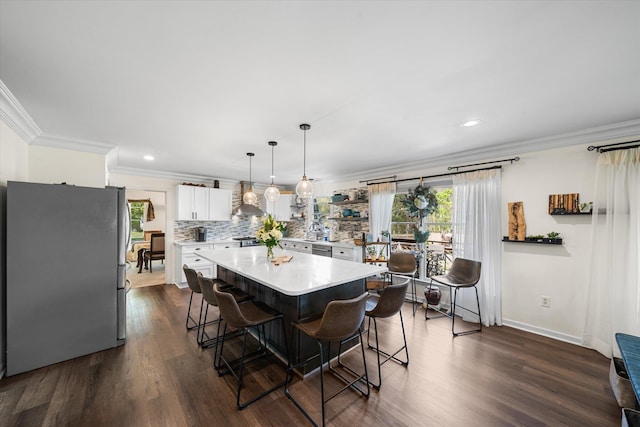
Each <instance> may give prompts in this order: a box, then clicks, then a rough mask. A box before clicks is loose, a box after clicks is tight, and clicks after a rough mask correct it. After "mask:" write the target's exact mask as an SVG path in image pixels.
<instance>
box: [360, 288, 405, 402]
mask: <svg viewBox="0 0 640 427" xmlns="http://www.w3.org/2000/svg"><path fill="white" fill-rule="evenodd" d="M408 286H409V279H406V280H405V281H404V283H399V284H396V285H390V286H387V287H386V288H384V290H383V291H382V294H381V295H380V296H379V297H378V296H370V297H369V298H368V299H367V310H366V311H365V315H366V316H367V317H369V326H368V329H367V346H368V347H369V349H372V350H374V351H375V352H376V355H377V356H378V383H377V384H376V383H373V382H372V381H369V382H370V383H371V385H372V386H373V388H375V389H376V390H380V386H381V385H382V374H381V369H380V368H381V366H382V365H384V364H385V363H387V362H388V361H389V360H394V361H395V362H398V363H400V364H401V365H402V366H404V367H407V366H408V365H409V350H408V348H407V338H406V336H405V333H404V321H403V320H402V310H401V308H402V304H403V303H404V296H405V294H406V293H407V287H408ZM396 313H398V314H400V325H401V326H402V340H403V341H404V345H403V346H402V347H400V348H399V349H398V350H396V351H395V352H394V353H393V354H391V353H387V352H385V351H383V350H380V341H379V340H378V322H377V319H383V318H387V317H391V316H393V315H395V314H396ZM371 319H373V330H374V332H375V338H376V346H375V347H372V346H371V344H370V342H369V332H370V330H371ZM402 350H404V353H405V360H401V359H398V358H397V357H396V355H397V354H398V353H400V352H401V351H402ZM380 354H382V355H383V356H385V359H384V360H382V361H380Z"/></svg>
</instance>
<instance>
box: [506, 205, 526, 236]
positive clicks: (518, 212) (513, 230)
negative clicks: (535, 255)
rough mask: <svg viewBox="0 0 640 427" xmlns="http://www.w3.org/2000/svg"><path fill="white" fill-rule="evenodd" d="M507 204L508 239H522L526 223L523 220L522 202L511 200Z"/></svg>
mask: <svg viewBox="0 0 640 427" xmlns="http://www.w3.org/2000/svg"><path fill="white" fill-rule="evenodd" d="M508 206H509V240H524V238H525V236H526V228H527V224H526V223H525V221H524V206H523V205H522V202H511V203H509V204H508Z"/></svg>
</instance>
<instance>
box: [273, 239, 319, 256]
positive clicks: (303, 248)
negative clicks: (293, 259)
mask: <svg viewBox="0 0 640 427" xmlns="http://www.w3.org/2000/svg"><path fill="white" fill-rule="evenodd" d="M281 244H282V248H283V249H286V250H288V251H294V252H302V253H305V254H310V253H311V251H312V247H311V243H306V242H298V241H296V240H282V241H281Z"/></svg>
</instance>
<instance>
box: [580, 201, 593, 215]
mask: <svg viewBox="0 0 640 427" xmlns="http://www.w3.org/2000/svg"><path fill="white" fill-rule="evenodd" d="M592 209H593V202H586V203H580V212H581V213H589V212H591V210H592Z"/></svg>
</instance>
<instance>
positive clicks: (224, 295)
mask: <svg viewBox="0 0 640 427" xmlns="http://www.w3.org/2000/svg"><path fill="white" fill-rule="evenodd" d="M213 292H214V294H215V297H216V300H217V301H218V308H219V309H220V315H221V316H222V320H223V321H224V329H223V332H222V334H221V335H220V339H221V343H220V353H219V354H218V366H220V368H219V369H218V375H219V376H223V375H225V374H227V373H231V374H232V375H233V377H234V378H235V380H236V382H237V383H238V391H237V394H236V405H237V407H238V409H244V408H246V407H247V406H248V405H250V404H251V403H253V402H255V401H256V400H258V399H260V398H262V397H264V396H266V395H268V394H269V393H271V392H272V391H274V390H276V389H278V388H280V387H282V386H283V385H285V383H286V377H287V374H288V370H287V374H285V379H284V380H283V381H282V382H279V383H278V384H276V385H274V386H272V387H270V388H269V389H268V390H265V391H263V392H262V393H259V394H258V395H256V396H254V397H252V398H250V399H248V400H246V401H244V402H241V400H240V394H241V392H242V386H243V383H242V380H243V376H244V374H245V368H247V367H248V366H249V365H251V364H252V363H254V362H256V361H258V360H260V359H263V358H264V357H268V356H270V355H273V353H272V352H271V351H269V350H268V348H267V338H266V336H265V328H264V325H265V324H267V323H270V322H274V321H277V320H279V321H280V323H281V325H282V333H283V337H284V340H285V348H286V350H287V354H286V355H285V357H286V358H287V367H288V366H289V361H288V359H289V355H288V346H287V342H286V331H285V326H284V316H283V315H282V313H279V312H277V311H275V310H273V309H272V308H271V307H269V306H267V305H266V304H263V303H261V302H253V301H249V302H246V303H244V304H240V305H238V303H237V302H236V300H235V298H234V297H233V295H232V294H230V293H228V292H223V291H221V290H220V289H219V287H218V284H217V283H216V284H215V285H214V287H213ZM227 326H230V327H232V328H235V329H239V330H241V331H242V353H241V355H240V357H239V358H237V359H233V360H227V358H226V357H225V356H224V344H225V342H226V340H227ZM252 327H254V328H255V330H256V334H257V336H258V344H259V348H258V350H256V351H253V352H251V353H247V336H248V335H249V334H248V331H249V329H250V328H252ZM214 357H215V354H214ZM225 369H226V371H225Z"/></svg>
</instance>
